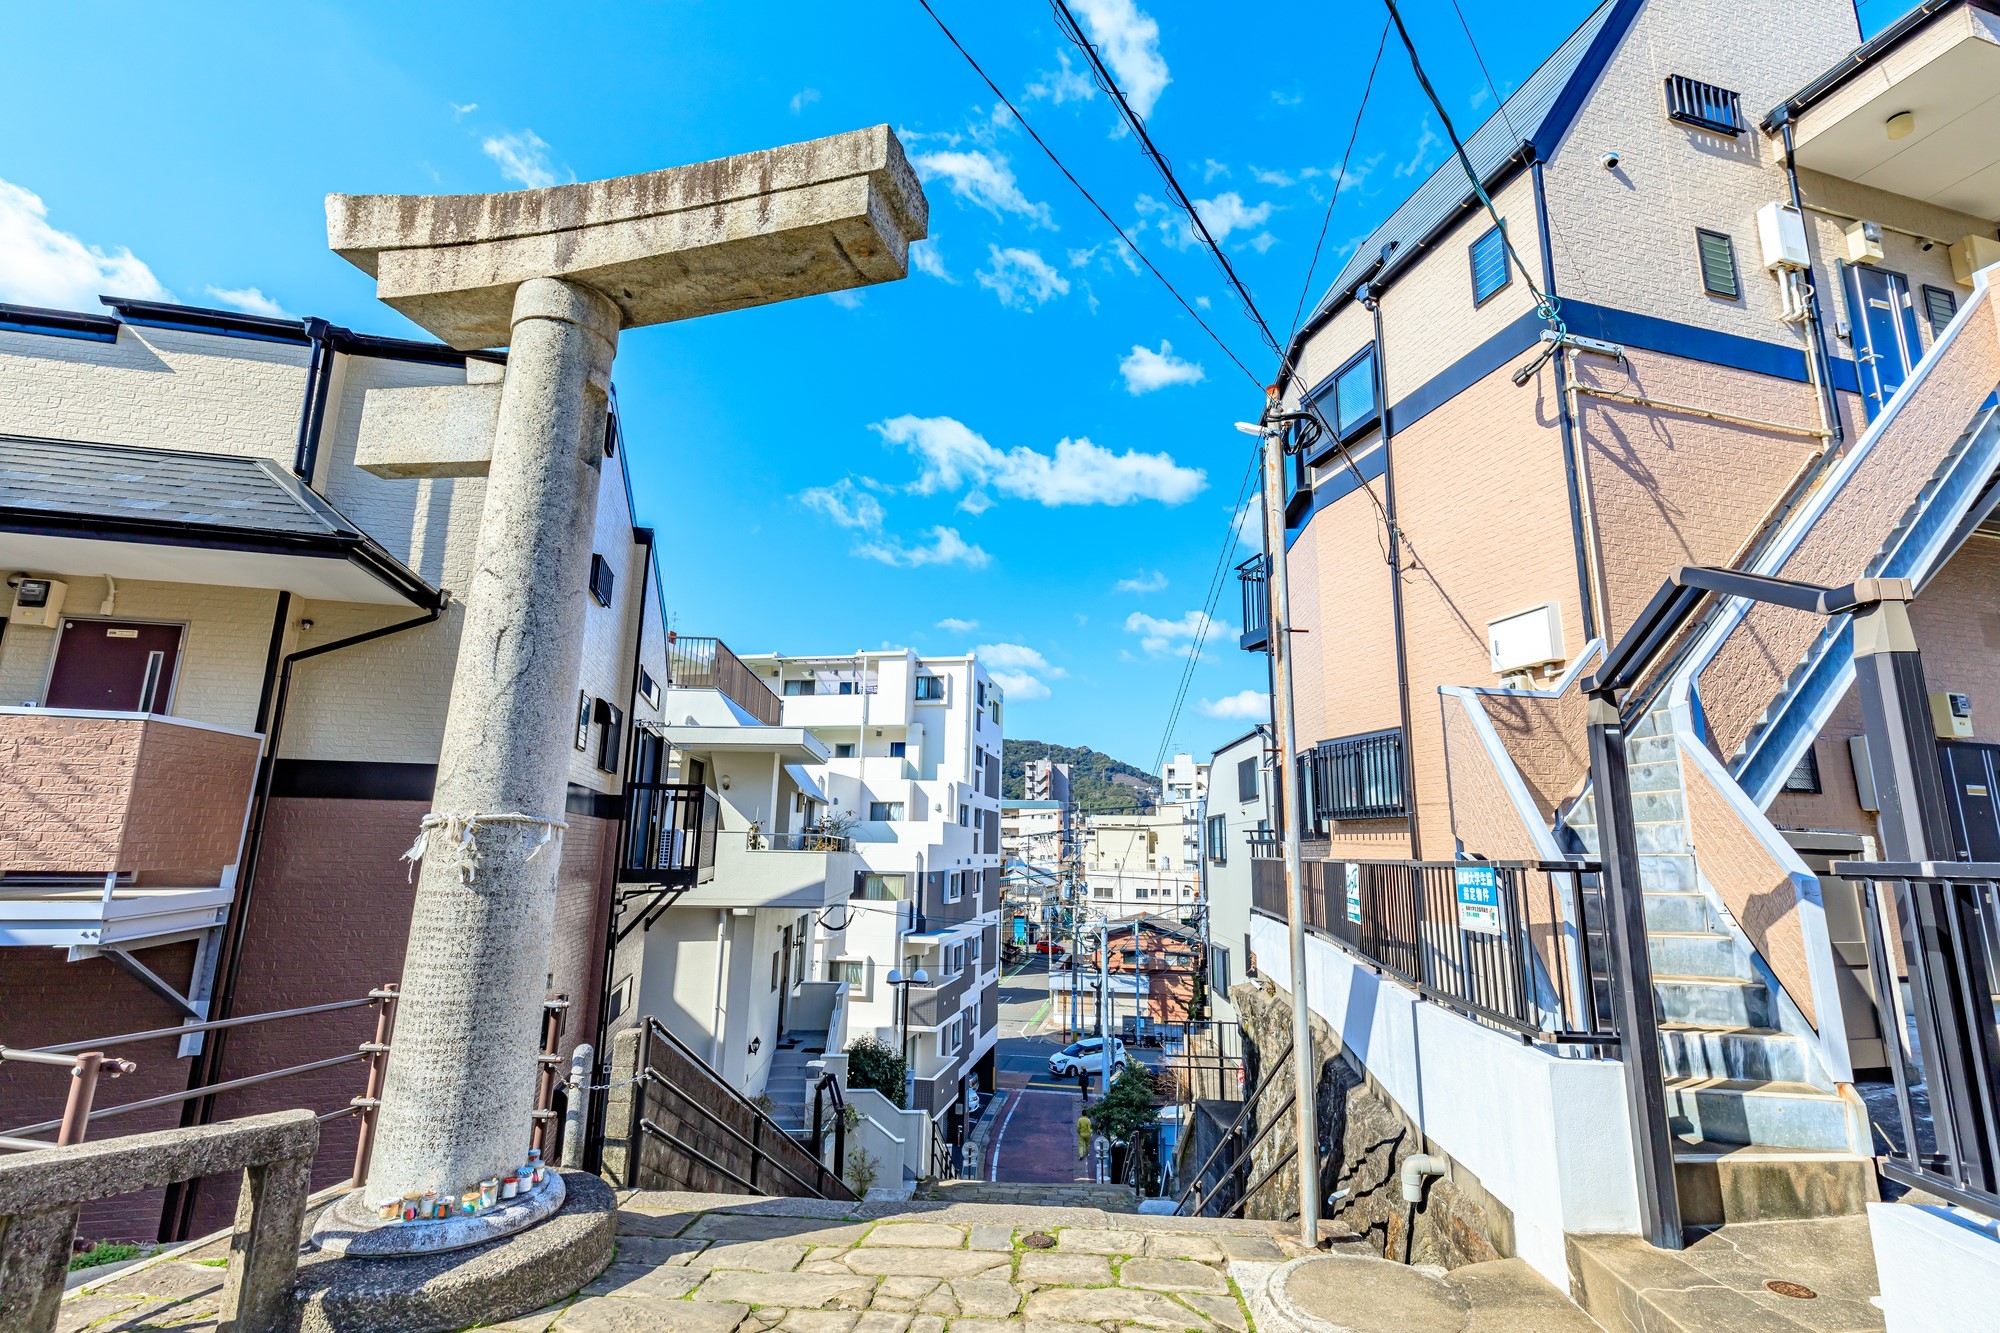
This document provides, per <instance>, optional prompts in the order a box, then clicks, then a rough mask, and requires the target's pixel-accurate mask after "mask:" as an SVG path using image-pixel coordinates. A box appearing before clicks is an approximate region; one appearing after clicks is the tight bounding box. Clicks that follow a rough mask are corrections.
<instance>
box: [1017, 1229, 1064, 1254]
mask: <svg viewBox="0 0 2000 1333" xmlns="http://www.w3.org/2000/svg"><path fill="white" fill-rule="evenodd" d="M1021 1243H1022V1244H1023V1245H1025V1246H1027V1247H1028V1248H1029V1249H1031V1250H1053V1249H1054V1248H1055V1247H1056V1238H1055V1237H1054V1236H1049V1235H1044V1234H1043V1233H1041V1232H1039V1231H1031V1232H1029V1233H1028V1234H1027V1235H1025V1236H1023V1237H1021Z"/></svg>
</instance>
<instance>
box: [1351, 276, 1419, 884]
mask: <svg viewBox="0 0 2000 1333" xmlns="http://www.w3.org/2000/svg"><path fill="white" fill-rule="evenodd" d="M1360 299H1361V303H1362V305H1364V306H1366V307H1367V309H1368V313H1369V316H1370V317H1371V318H1373V320H1374V321H1375V401H1376V402H1377V403H1380V404H1381V405H1382V406H1381V411H1382V508H1383V512H1384V515H1385V517H1386V518H1387V520H1388V525H1389V611H1390V615H1391V616H1392V617H1393V619H1394V620H1395V624H1396V701H1397V704H1398V706H1399V708H1400V709H1401V712H1402V721H1403V791H1404V794H1405V795H1406V797H1407V798H1408V801H1409V806H1410V811H1409V825H1410V859H1411V860H1412V861H1420V860H1422V859H1423V844H1422V841H1421V836H1420V831H1419V828H1418V824H1417V768H1416V763H1415V759H1416V753H1415V751H1416V743H1415V738H1414V736H1413V735H1412V733H1411V731H1410V658H1409V648H1408V645H1407V643H1406V642H1405V636H1404V633H1403V530H1402V528H1401V527H1400V526H1398V525H1397V523H1396V455H1395V452H1394V447H1393V445H1392V443H1391V440H1392V437H1393V434H1394V432H1393V431H1392V429H1391V427H1390V424H1389V372H1388V368H1387V366H1388V363H1387V360H1386V358H1385V357H1384V356H1383V348H1382V302H1381V300H1380V298H1379V297H1378V295H1377V294H1376V292H1375V289H1374V286H1373V285H1372V284H1370V285H1368V286H1365V287H1363V288H1362V295H1361V298H1360Z"/></svg>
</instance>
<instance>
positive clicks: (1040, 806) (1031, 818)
mask: <svg viewBox="0 0 2000 1333" xmlns="http://www.w3.org/2000/svg"><path fill="white" fill-rule="evenodd" d="M1069 816H1070V811H1069V807H1068V806H1066V805H1064V804H1063V803H1062V802H1061V801H1002V802H1001V803H1000V851H1001V854H1002V856H1004V857H1005V858H1006V862H1007V864H1008V865H1012V864H1014V863H1015V862H1016V861H1018V862H1021V863H1022V864H1024V865H1030V866H1035V867H1037V868H1039V869H1051V870H1052V869H1054V868H1055V867H1056V865H1057V864H1058V863H1060V862H1061V861H1062V854H1063V845H1064V843H1066V842H1067V841H1068V839H1069V834H1070V820H1069Z"/></svg>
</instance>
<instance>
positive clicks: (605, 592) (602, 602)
mask: <svg viewBox="0 0 2000 1333" xmlns="http://www.w3.org/2000/svg"><path fill="white" fill-rule="evenodd" d="M616 581H617V580H616V579H614V578H613V577H612V574H611V562H610V561H609V560H606V559H605V558H604V557H603V556H601V555H599V554H597V553H596V552H595V551H592V552H591V553H590V595H591V596H592V597H594V598H596V599H597V604H598V605H599V606H609V605H611V588H612V585H613V584H614V583H615V582H616Z"/></svg>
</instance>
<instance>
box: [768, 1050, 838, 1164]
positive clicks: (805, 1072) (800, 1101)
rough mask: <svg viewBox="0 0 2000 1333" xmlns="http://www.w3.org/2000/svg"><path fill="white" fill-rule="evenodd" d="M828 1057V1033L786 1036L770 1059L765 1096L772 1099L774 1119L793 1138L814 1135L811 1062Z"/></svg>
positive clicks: (772, 1115)
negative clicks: (812, 1133)
mask: <svg viewBox="0 0 2000 1333" xmlns="http://www.w3.org/2000/svg"><path fill="white" fill-rule="evenodd" d="M825 1054H826V1033H824V1032H796V1031H794V1032H787V1033H786V1034H785V1035H784V1037H783V1038H782V1039H781V1040H780V1041H779V1042H778V1049H777V1052H776V1053H775V1054H774V1055H773V1056H772V1057H771V1072H770V1075H769V1077H768V1078H766V1080H765V1082H764V1095H765V1096H766V1097H769V1098H770V1099H771V1113H770V1114H771V1119H773V1120H775V1121H777V1122H778V1124H779V1125H781V1126H782V1127H783V1128H784V1130H785V1132H786V1133H787V1134H790V1135H791V1136H792V1137H793V1138H795V1139H797V1138H804V1137H805V1136H806V1135H807V1134H809V1133H811V1132H812V1084H813V1071H812V1070H811V1069H809V1068H807V1065H808V1064H810V1063H811V1062H812V1061H814V1060H817V1059H820V1058H821V1057H822V1056H824V1055H825Z"/></svg>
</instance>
